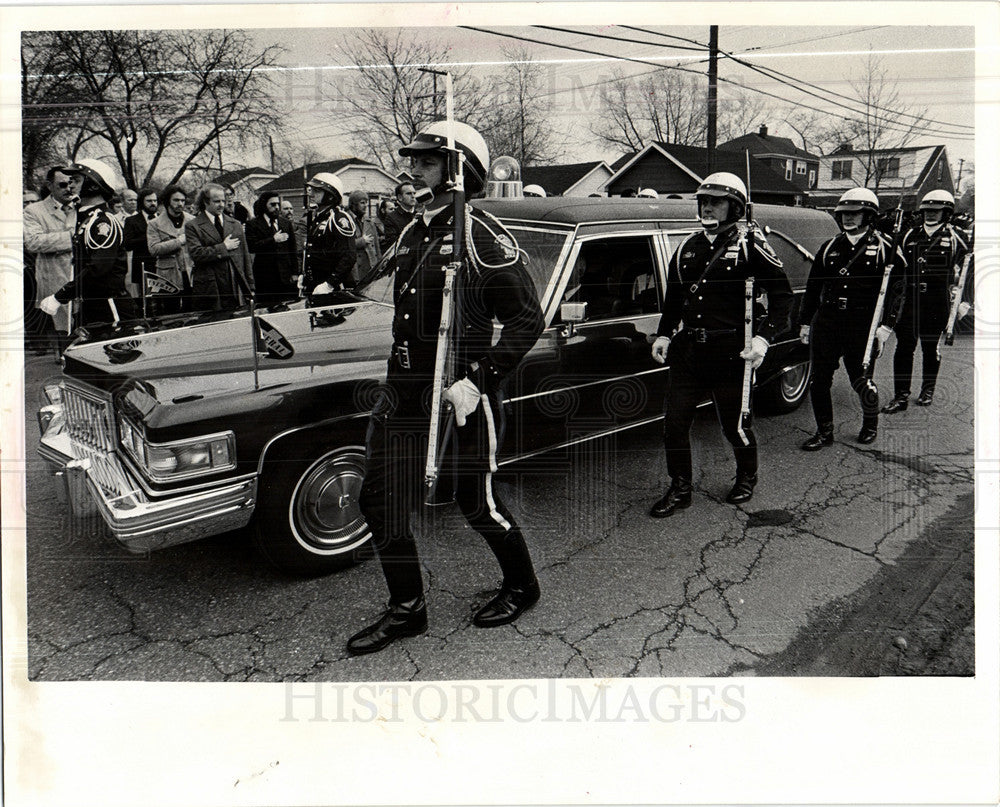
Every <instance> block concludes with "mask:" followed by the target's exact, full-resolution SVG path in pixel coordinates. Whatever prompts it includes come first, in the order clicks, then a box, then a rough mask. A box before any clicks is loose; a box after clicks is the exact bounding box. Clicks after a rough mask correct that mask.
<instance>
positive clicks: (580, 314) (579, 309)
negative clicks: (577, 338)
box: [559, 303, 587, 323]
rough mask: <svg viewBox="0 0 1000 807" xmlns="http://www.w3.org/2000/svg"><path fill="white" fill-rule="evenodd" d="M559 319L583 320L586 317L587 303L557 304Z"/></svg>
mask: <svg viewBox="0 0 1000 807" xmlns="http://www.w3.org/2000/svg"><path fill="white" fill-rule="evenodd" d="M559 319H561V320H562V321H563V322H565V323H577V322H583V321H584V320H585V319H587V304H586V303H563V304H562V305H560V306H559Z"/></svg>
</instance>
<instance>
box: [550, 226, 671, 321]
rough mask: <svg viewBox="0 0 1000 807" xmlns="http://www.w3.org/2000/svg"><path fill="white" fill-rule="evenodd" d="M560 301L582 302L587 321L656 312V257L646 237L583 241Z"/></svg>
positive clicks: (557, 316) (657, 294)
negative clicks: (585, 307)
mask: <svg viewBox="0 0 1000 807" xmlns="http://www.w3.org/2000/svg"><path fill="white" fill-rule="evenodd" d="M562 302H564V303H586V304H587V313H586V319H587V321H588V322H590V321H594V320H601V319H611V318H613V317H627V316H635V315H637V314H656V313H658V312H659V310H660V292H659V291H658V289H657V285H656V259H655V257H654V252H653V245H652V242H651V240H650V238H649V237H647V236H640V237H630V238H607V239H601V240H599V241H598V240H595V241H584V242H583V243H582V244H581V245H580V252H579V254H578V255H577V259H576V263H575V264H574V265H573V269H572V270H571V274H570V277H569V280H568V281H567V283H566V291H565V292H564V293H563V299H562ZM558 321H559V315H558V312H557V313H556V322H558Z"/></svg>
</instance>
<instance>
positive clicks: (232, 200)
mask: <svg viewBox="0 0 1000 807" xmlns="http://www.w3.org/2000/svg"><path fill="white" fill-rule="evenodd" d="M222 187H223V189H224V190H225V192H226V206H225V207H224V208H223V210H224V212H225V214H226V215H227V216H232V217H233V218H234V219H236V220H237V221H238V222H239V223H240V224H246V223H247V222H248V221H249V220H250V211H249V210H247V209H246V208H245V207H244V206H243V203H242V202H237V201H236V189H235V188H233V186H232V185H223V186H222Z"/></svg>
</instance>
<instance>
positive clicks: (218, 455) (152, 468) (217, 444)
mask: <svg viewBox="0 0 1000 807" xmlns="http://www.w3.org/2000/svg"><path fill="white" fill-rule="evenodd" d="M118 435H119V437H120V439H121V444H122V447H123V448H124V449H125V450H126V451H127V452H128V453H129V455H130V456H131V457H132V459H134V460H135V461H136V462H137V463H139V465H141V466H142V468H143V469H144V470H145V472H146V474H147V475H148V476H149V477H150V478H151V479H154V480H156V481H158V482H167V481H171V480H174V479H186V478H188V477H192V476H199V475H202V474H208V473H213V472H216V471H226V470H229V469H230V468H235V467H236V447H235V444H236V438H235V435H234V434H233V433H232V432H222V433H220V434H210V435H206V436H204V437H193V438H191V439H188V440H177V441H174V442H170V443H151V442H148V441H147V440H146V439H145V436H144V435H143V433H142V432H141V431H140V430H139V428H138V427H137V426H135V425H134V424H132V423H131V422H130V421H128V420H127V419H125V418H124V417H121V418H119V419H118Z"/></svg>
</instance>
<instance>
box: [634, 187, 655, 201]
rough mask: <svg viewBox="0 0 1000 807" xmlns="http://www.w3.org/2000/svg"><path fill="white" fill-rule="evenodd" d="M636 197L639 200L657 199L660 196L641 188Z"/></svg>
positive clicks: (650, 190) (649, 189)
mask: <svg viewBox="0 0 1000 807" xmlns="http://www.w3.org/2000/svg"><path fill="white" fill-rule="evenodd" d="M638 196H639V198H640V199H658V198H659V197H660V194H658V193H657V192H656V191H654V190H653V189H652V188H642V189H641V190H640V191H639V193H638Z"/></svg>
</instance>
